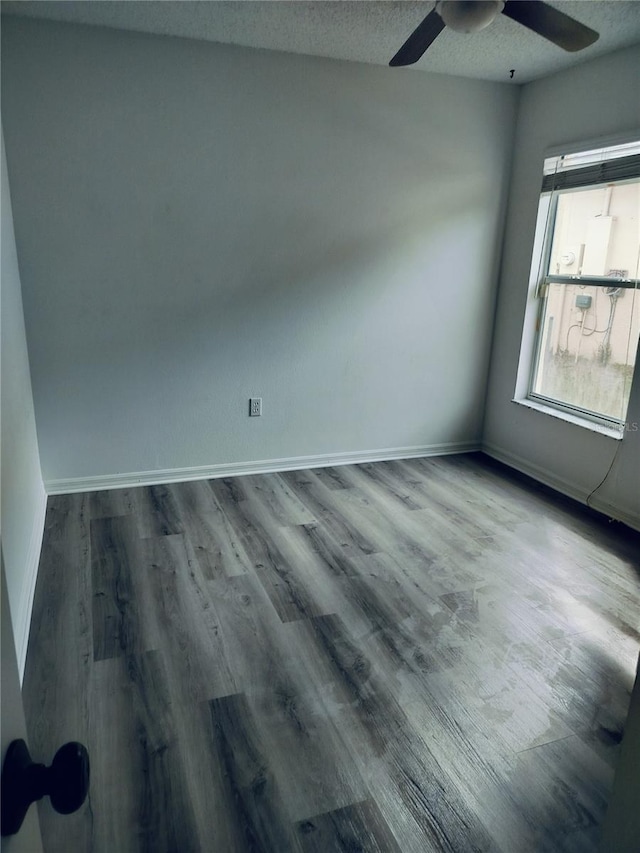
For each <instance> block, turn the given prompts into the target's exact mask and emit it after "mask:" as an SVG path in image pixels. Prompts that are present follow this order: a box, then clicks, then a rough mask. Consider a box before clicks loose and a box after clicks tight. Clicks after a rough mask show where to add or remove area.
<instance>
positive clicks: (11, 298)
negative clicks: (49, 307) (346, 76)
mask: <svg viewBox="0 0 640 853" xmlns="http://www.w3.org/2000/svg"><path fill="white" fill-rule="evenodd" d="M1 282H2V283H1V287H2V293H1V296H0V304H1V305H2V312H1V321H0V329H1V351H2V358H1V380H2V391H1V395H0V396H1V400H0V412H1V413H2V433H1V444H2V451H1V458H2V484H1V488H0V529H1V531H2V553H3V557H4V566H5V571H6V576H7V588H8V592H9V604H10V608H11V617H12V621H13V628H14V632H15V638H16V650H17V654H18V664H19V668H20V673H21V674H22V672H23V671H24V661H25V657H26V653H27V640H28V633H29V622H30V619H31V607H32V604H33V592H34V588H35V581H36V574H37V568H38V558H39V555H40V546H41V543H42V531H43V527H44V512H45V507H46V496H45V492H44V487H43V485H42V475H41V473H40V459H39V455H38V440H37V435H36V423H35V417H34V411H33V398H32V396H31V380H30V377H29V358H28V354H27V343H26V338H25V327H24V318H23V314H22V297H21V289H20V272H19V270H18V259H17V256H16V244H15V239H14V233H13V220H12V216H11V195H10V191H9V182H8V177H7V167H6V159H5V151H4V141H3V143H2V280H1Z"/></svg>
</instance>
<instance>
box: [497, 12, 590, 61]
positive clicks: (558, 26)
mask: <svg viewBox="0 0 640 853" xmlns="http://www.w3.org/2000/svg"><path fill="white" fill-rule="evenodd" d="M502 13H503V14H504V15H506V16H507V17H508V18H511V19H512V20H513V21H517V23H519V24H522V25H523V26H525V27H527V28H528V29H530V30H533V32H534V33H538V35H540V36H542V37H543V38H546V39H547V40H548V41H551V42H553V43H554V44H557V45H558V47H561V48H563V50H568V51H570V52H571V53H574V52H575V51H577V50H583V48H585V47H589V45H591V44H593V43H594V42H596V41H597V40H598V38H599V35H598V33H597V32H596V31H595V30H592V29H590V28H589V27H586V26H585V25H584V24H581V23H580V21H576V19H575V18H570V17H569V15H565V13H564V12H559V11H558V9H554V7H553V6H549V5H547V4H546V3H543V2H542V0H507V2H506V3H505V4H504V9H503V10H502Z"/></svg>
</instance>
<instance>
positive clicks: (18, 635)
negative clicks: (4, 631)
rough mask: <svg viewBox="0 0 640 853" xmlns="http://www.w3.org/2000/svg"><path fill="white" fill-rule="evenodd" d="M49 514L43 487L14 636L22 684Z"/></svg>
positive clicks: (29, 549)
mask: <svg viewBox="0 0 640 853" xmlns="http://www.w3.org/2000/svg"><path fill="white" fill-rule="evenodd" d="M46 513H47V493H46V491H45V488H44V486H43V488H42V494H41V495H39V496H38V503H37V505H36V506H35V508H34V512H33V526H32V528H31V536H30V538H29V548H28V551H27V559H26V565H25V568H24V583H23V586H22V595H21V596H20V606H19V609H18V613H17V614H16V616H15V624H14V636H15V641H16V657H17V659H18V672H19V674H20V684H22V679H23V678H24V667H25V664H26V661H27V646H28V645H29V629H30V627H31V612H32V610H33V598H34V595H35V591H36V581H37V579H38V564H39V563H40V551H41V550H42V536H43V534H44V521H45V516H46Z"/></svg>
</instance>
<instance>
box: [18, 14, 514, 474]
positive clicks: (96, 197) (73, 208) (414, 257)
mask: <svg viewBox="0 0 640 853" xmlns="http://www.w3.org/2000/svg"><path fill="white" fill-rule="evenodd" d="M2 39H3V40H2V63H3V75H2V86H3V115H4V121H5V138H6V144H7V156H8V163H9V173H10V176H11V181H12V191H13V202H14V216H15V220H16V232H17V239H18V249H19V254H20V259H21V271H22V280H23V289H24V303H25V318H26V324H27V333H28V338H29V345H30V354H31V366H32V381H33V389H34V399H35V408H36V417H37V422H38V429H39V435H40V452H41V459H42V468H43V474H44V478H45V481H54V480H58V479H69V478H75V477H91V476H102V475H115V474H121V473H127V472H137V471H157V470H166V469H175V468H182V467H188V466H200V465H212V464H217V463H227V462H241V461H248V460H268V459H273V458H287V457H295V456H304V455H309V454H325V453H327V454H329V453H335V452H351V451H364V450H370V449H371V450H374V449H375V450H377V449H385V448H391V449H393V448H402V447H407V446H428V445H434V444H439V443H449V442H452V443H457V442H469V441H471V442H473V441H479V439H480V435H481V428H482V417H483V408H484V392H485V386H486V375H487V364H488V354H489V353H488V349H489V342H490V336H491V326H492V320H493V307H494V293H495V282H496V277H497V262H498V258H499V253H500V249H501V233H502V210H503V201H504V198H505V191H506V185H507V180H508V175H509V168H510V159H511V142H512V133H513V127H514V116H515V107H516V101H517V94H518V93H517V90H516V89H515V88H514V87H510V86H507V85H501V84H489V83H477V82H471V81H467V80H462V79H454V78H447V77H442V76H427V75H424V74H416V73H414V72H411V71H402V70H394V71H390V70H389V69H385V68H378V67H373V66H366V65H359V64H355V63H344V62H336V61H331V60H322V59H314V58H305V57H299V56H289V55H285V54H278V53H270V52H265V51H256V50H249V49H244V48H234V47H230V46H222V45H214V44H206V43H200V42H194V41H187V40H181V39H173V38H160V37H153V36H144V35H138V34H133V33H121V32H116V31H110V30H106V29H104V30H103V29H98V28H94V29H92V28H83V27H77V26H69V25H63V24H54V23H49V22H40V21H27V20H20V19H8V20H5V21H4V22H3V28H2ZM252 395H256V396H262V397H263V400H264V415H263V417H262V418H261V419H249V418H248V417H247V411H248V398H249V396H252Z"/></svg>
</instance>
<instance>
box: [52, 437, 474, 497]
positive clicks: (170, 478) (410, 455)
mask: <svg viewBox="0 0 640 853" xmlns="http://www.w3.org/2000/svg"><path fill="white" fill-rule="evenodd" d="M479 449H480V444H479V442H477V441H458V442H447V443H444V444H425V445H421V446H419V447H391V448H386V449H384V450H356V451H349V452H346V453H322V454H319V455H316V456H292V457H288V458H285V459H265V460H261V461H254V462H229V463H222V464H219V465H201V466H198V467H194V468H167V469H161V470H156V471H136V472H134V473H129V474H106V475H104V476H97V477H74V478H72V479H69V480H47V481H45V488H46V490H47V494H49V495H65V494H72V493H74V492H95V491H103V490H104V489H123V488H132V487H135V486H154V485H158V484H160V483H175V482H186V481H188V480H214V479H217V478H219V477H237V476H241V475H243V474H267V473H272V472H277V471H296V470H301V469H304V468H326V467H328V466H330V465H331V466H332V465H353V464H357V463H362V462H382V461H384V460H392V459H414V458H417V457H419V456H446V455H449V454H454V453H471V452H473V451H475V450H479Z"/></svg>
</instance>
